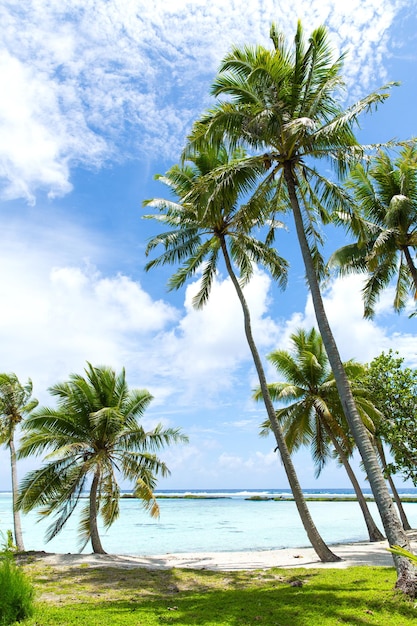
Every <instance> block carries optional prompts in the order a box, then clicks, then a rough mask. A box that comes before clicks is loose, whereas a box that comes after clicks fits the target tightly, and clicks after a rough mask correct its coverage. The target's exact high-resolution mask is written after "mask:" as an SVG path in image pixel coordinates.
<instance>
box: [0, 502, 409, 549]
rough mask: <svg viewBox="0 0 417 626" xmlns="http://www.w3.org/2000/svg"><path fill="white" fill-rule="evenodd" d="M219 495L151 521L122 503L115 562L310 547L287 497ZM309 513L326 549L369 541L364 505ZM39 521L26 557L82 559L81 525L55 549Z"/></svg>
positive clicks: (2, 525)
mask: <svg viewBox="0 0 417 626" xmlns="http://www.w3.org/2000/svg"><path fill="white" fill-rule="evenodd" d="M410 492H415V490H407V493H408V494H410ZM165 493H167V492H165ZM171 493H177V494H178V493H179V492H171ZM181 493H184V492H181ZM193 493H195V492H193ZM200 493H206V494H207V492H200ZM317 493H323V490H321V491H320V492H318V491H314V490H311V491H309V492H306V494H317ZM326 493H328V494H329V495H331V494H345V495H351V492H350V491H349V490H344V491H342V490H329V491H328V492H326ZM253 494H260V495H280V497H281V498H282V499H281V500H280V501H249V500H246V499H245V498H247V497H248V496H249V495H253ZM207 495H213V494H207ZM214 495H217V496H222V497H221V498H216V499H200V500H195V499H194V500H193V499H189V500H188V499H160V500H159V506H160V509H161V514H160V518H159V520H154V519H152V518H150V516H149V514H148V513H146V512H145V511H144V510H143V509H142V508H141V505H140V503H139V502H138V501H136V500H133V499H122V500H121V503H120V504H121V506H120V518H119V519H118V520H117V521H116V522H115V524H113V526H112V527H111V528H110V529H108V530H104V529H102V533H101V537H102V543H103V547H104V549H105V550H106V551H107V552H110V553H114V554H137V555H154V554H165V553H168V552H169V553H175V552H224V551H240V550H271V549H277V548H287V547H302V546H306V545H308V540H307V537H306V534H305V531H304V529H303V527H302V524H301V522H300V520H299V517H298V513H297V510H296V507H295V504H294V502H292V501H288V500H287V499H286V496H287V495H288V492H284V491H268V492H265V491H251V492H243V491H240V492H239V491H227V492H226V491H225V492H214ZM412 495H415V493H412ZM308 506H309V509H310V512H311V515H312V517H313V519H314V521H315V523H316V525H317V527H318V529H319V531H320V533H321V534H322V536H323V539H324V540H325V541H326V542H327V543H329V544H332V543H341V542H351V541H364V540H367V538H368V537H367V532H366V527H365V524H364V522H363V518H362V514H361V512H360V509H359V506H358V504H357V502H353V501H352V502H309V503H308ZM369 508H370V510H371V513H372V514H373V515H374V518H375V521H377V523H378V524H379V526H380V528H381V529H382V525H381V522H380V518H379V515H378V512H377V509H376V505H375V504H374V503H369ZM404 508H405V510H406V512H407V515H408V516H409V521H410V523H411V525H412V526H413V527H417V504H414V503H405V505H404ZM38 519H39V518H38V515H37V514H36V513H35V512H32V513H30V514H28V515H24V516H22V526H23V533H24V541H25V548H26V550H45V551H47V552H58V553H66V552H77V551H78V543H77V519H76V517H74V518H71V519H70V520H69V521H68V523H67V525H66V526H65V528H64V530H63V531H62V532H61V533H60V534H59V535H58V536H57V537H56V538H54V539H53V540H52V541H50V542H49V543H46V542H45V540H44V535H45V531H46V528H47V526H48V524H49V523H50V520H49V521H48V520H44V519H42V520H41V521H40V522H39V521H38ZM12 523H13V522H12V514H11V496H10V494H0V531H2V532H3V533H4V532H5V531H6V530H7V529H8V528H12ZM85 552H91V548H90V546H87V548H86V550H85Z"/></svg>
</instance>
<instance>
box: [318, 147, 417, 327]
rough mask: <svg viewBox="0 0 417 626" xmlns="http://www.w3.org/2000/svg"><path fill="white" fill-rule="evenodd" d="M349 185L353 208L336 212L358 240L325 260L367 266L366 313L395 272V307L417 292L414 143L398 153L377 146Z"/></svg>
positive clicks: (353, 268) (352, 268)
mask: <svg viewBox="0 0 417 626" xmlns="http://www.w3.org/2000/svg"><path fill="white" fill-rule="evenodd" d="M349 187H350V188H351V189H352V191H353V197H354V199H355V201H356V205H355V204H353V203H352V206H353V207H356V210H355V209H354V210H351V211H349V212H343V213H342V214H340V215H339V220H338V221H339V222H341V223H342V224H343V225H344V226H345V227H346V228H347V230H348V231H349V232H350V233H351V234H353V236H354V237H355V239H356V241H355V242H354V243H352V244H349V245H347V246H343V247H342V248H340V249H339V250H337V251H336V252H335V253H334V254H333V255H332V257H331V259H330V261H329V263H330V264H331V265H333V266H336V267H337V268H338V269H339V272H340V273H341V274H342V275H343V274H347V273H350V272H366V273H367V274H368V276H367V279H366V283H365V286H364V288H363V292H362V293H363V301H364V314H365V317H368V318H371V317H373V315H374V312H375V311H374V309H375V303H376V302H377V300H378V298H379V296H380V294H381V292H382V291H383V290H384V289H385V288H386V287H387V286H388V285H389V283H390V282H391V281H392V280H393V279H395V278H396V286H395V287H396V288H395V296H394V303H393V304H394V309H395V310H396V311H401V310H402V309H403V308H404V306H405V304H406V300H407V296H409V295H410V294H412V296H413V297H414V298H417V267H416V251H417V145H416V144H413V145H405V146H403V147H402V148H401V150H400V152H399V155H398V156H397V158H395V159H392V158H391V157H390V155H389V153H388V152H386V151H382V150H380V151H379V152H378V154H377V155H376V156H375V157H374V159H373V160H372V161H371V163H370V166H369V168H365V167H364V166H363V165H361V164H358V165H356V167H355V168H353V170H352V173H351V176H350V180H349Z"/></svg>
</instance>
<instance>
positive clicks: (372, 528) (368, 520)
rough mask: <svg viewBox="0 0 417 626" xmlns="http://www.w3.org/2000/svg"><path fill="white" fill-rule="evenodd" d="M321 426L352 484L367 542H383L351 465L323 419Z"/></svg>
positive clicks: (382, 536)
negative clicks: (367, 537) (366, 531)
mask: <svg viewBox="0 0 417 626" xmlns="http://www.w3.org/2000/svg"><path fill="white" fill-rule="evenodd" d="M323 425H324V429H325V431H326V433H327V434H328V436H329V438H330V441H331V442H332V444H333V445H334V448H335V450H336V452H337V455H338V457H339V459H340V460H341V462H342V464H343V467H344V468H345V470H346V473H347V475H348V476H349V480H350V482H351V483H352V487H353V489H354V490H355V494H356V498H357V500H358V504H359V506H360V507H361V511H362V514H363V517H364V520H365V524H366V528H367V529H368V534H369V541H383V540H384V539H385V537H384V535H383V534H382V533H381V531H380V530H379V528H378V526H377V525H376V524H375V521H374V518H373V517H372V515H371V512H370V510H369V507H368V504H367V502H366V500H365V496H364V495H363V493H362V489H361V488H360V485H359V483H358V480H357V478H356V476H355V472H354V471H353V469H352V466H351V464H350V463H349V460H348V457H347V455H346V454H345V451H344V450H343V448H342V446H341V445H340V443H339V442H338V441H337V438H336V437H334V436H333V433H332V430H331V428H330V427H329V425H328V424H327V422H326V420H325V419H323Z"/></svg>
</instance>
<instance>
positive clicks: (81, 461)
mask: <svg viewBox="0 0 417 626" xmlns="http://www.w3.org/2000/svg"><path fill="white" fill-rule="evenodd" d="M49 391H50V393H51V394H52V395H53V396H54V397H55V398H56V399H57V408H47V407H42V408H40V409H38V410H37V411H36V412H35V413H33V414H32V415H31V416H30V417H29V418H28V419H27V420H26V421H25V423H24V425H23V432H24V434H23V437H22V440H21V445H20V449H19V453H18V454H19V457H20V458H22V457H27V456H29V455H31V454H41V453H44V452H47V453H48V454H47V457H46V459H47V462H46V464H45V465H43V467H41V468H39V469H36V470H33V471H31V472H29V473H28V474H27V475H26V476H25V478H24V479H23V481H22V483H21V485H20V494H19V500H18V506H19V508H20V509H22V510H23V511H24V512H28V511H31V510H32V509H34V508H38V507H41V510H40V513H41V514H42V515H47V516H49V515H51V514H55V516H56V519H55V521H54V522H53V523H52V524H51V526H50V527H49V528H48V532H47V540H48V541H49V540H50V539H52V538H53V537H54V536H55V535H56V534H57V533H59V532H60V531H61V530H62V528H63V526H64V525H65V523H66V522H67V521H68V519H69V517H70V516H71V515H72V513H73V512H74V510H75V508H76V506H77V504H78V503H79V501H80V498H81V497H82V495H83V492H84V490H86V489H87V488H89V497H88V501H87V503H86V504H85V505H84V506H83V508H82V512H81V520H80V526H79V534H80V540H81V541H80V548H81V550H82V549H83V548H84V547H85V545H86V544H87V543H88V541H89V540H91V544H92V548H93V551H94V552H95V553H100V554H104V550H103V546H102V544H101V539H100V535H99V530H98V516H99V515H101V517H102V519H103V522H104V526H105V527H106V528H108V527H110V526H111V524H112V523H113V522H114V521H115V520H116V518H117V517H118V516H119V498H120V488H119V484H118V475H120V476H121V477H122V478H124V479H127V480H129V481H130V482H132V483H133V485H134V487H133V495H134V496H135V497H137V498H140V499H141V500H142V502H143V505H144V507H145V509H146V510H148V511H149V512H150V514H151V515H152V516H153V517H155V516H158V515H159V508H158V504H157V502H156V499H155V496H154V494H153V490H154V488H155V485H156V476H157V475H158V474H161V475H162V476H166V475H167V474H169V470H168V468H167V466H166V464H165V463H164V462H163V461H161V460H160V459H159V458H158V457H157V455H156V453H155V452H156V451H157V450H159V449H161V448H163V447H165V446H167V445H170V444H171V443H176V442H183V441H186V440H187V438H186V437H185V436H184V435H182V434H181V433H180V431H179V429H172V428H163V427H162V425H161V424H159V425H157V426H156V427H155V428H154V429H153V430H151V431H148V432H147V431H145V430H144V428H143V427H142V426H141V425H140V423H139V419H140V418H141V417H142V415H143V413H144V411H145V409H146V408H147V406H148V405H149V403H150V402H151V400H152V396H151V394H150V393H149V392H148V391H146V390H145V389H131V390H129V388H128V385H127V383H126V375H125V370H124V369H123V370H122V372H121V373H120V374H117V375H116V373H115V372H114V370H112V369H111V368H108V367H103V366H100V367H93V366H92V365H91V364H90V363H88V366H87V368H86V369H85V376H84V377H83V376H80V375H78V374H71V375H70V378H69V380H68V381H67V382H63V383H58V384H56V385H53V386H52V387H51V388H50V390H49Z"/></svg>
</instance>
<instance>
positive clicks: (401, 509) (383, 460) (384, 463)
mask: <svg viewBox="0 0 417 626" xmlns="http://www.w3.org/2000/svg"><path fill="white" fill-rule="evenodd" d="M376 447H377V450H378V454H379V458H380V459H381V465H382V469H383V470H384V472H385V470H386V469H387V459H386V457H385V452H384V447H383V445H382V443H381V442H380V441H379V440H378V441H377V442H376ZM385 473H386V475H387V480H388V483H389V486H390V487H391V491H392V495H393V496H394V500H395V504H396V505H397V508H398V512H399V514H400V518H401V522H402V525H403V528H404V530H411V526H410V522H409V521H408V518H407V515H406V514H405V511H404V507H403V503H402V502H401V498H400V496H399V493H398V491H397V488H396V486H395V484H394V481H393V479H392V476H391V474H390V473H389V472H388V473H387V472H385Z"/></svg>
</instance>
